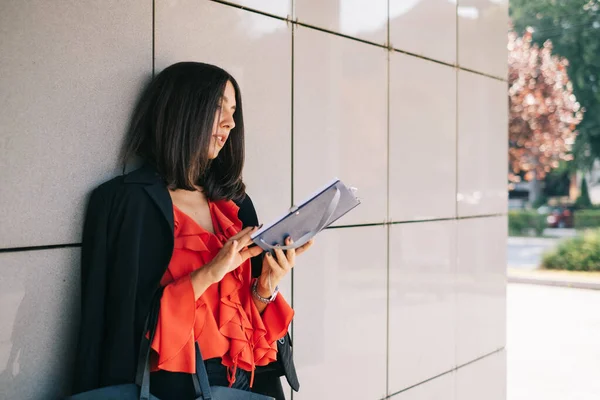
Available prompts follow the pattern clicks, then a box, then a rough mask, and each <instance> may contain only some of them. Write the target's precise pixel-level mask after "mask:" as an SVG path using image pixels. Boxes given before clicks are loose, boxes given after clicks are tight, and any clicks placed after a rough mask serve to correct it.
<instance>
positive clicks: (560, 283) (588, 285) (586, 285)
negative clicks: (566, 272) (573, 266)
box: [507, 275, 600, 290]
mask: <svg viewBox="0 0 600 400" xmlns="http://www.w3.org/2000/svg"><path fill="white" fill-rule="evenodd" d="M507 278H508V282H509V283H527V284H530V285H543V286H557V287H568V288H574V289H591V290H600V282H594V281H591V282H585V281H575V280H573V281H572V280H564V279H552V278H536V277H530V276H515V275H508V277H507Z"/></svg>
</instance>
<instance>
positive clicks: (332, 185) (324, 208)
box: [252, 178, 360, 251]
mask: <svg viewBox="0 0 600 400" xmlns="http://www.w3.org/2000/svg"><path fill="white" fill-rule="evenodd" d="M355 193H356V189H355V188H349V187H347V186H346V185H344V183H343V182H342V181H340V180H339V179H337V178H335V179H333V180H332V181H331V182H329V183H328V184H326V185H325V186H324V187H322V188H321V189H319V190H317V191H316V192H315V193H314V194H312V195H311V196H310V197H308V198H307V199H306V200H305V201H303V202H302V203H300V205H298V206H296V207H293V208H292V209H290V210H289V211H287V212H286V213H285V214H283V215H282V216H281V217H279V218H276V219H275V220H274V221H273V222H271V223H270V224H268V225H264V226H263V227H262V228H261V229H259V230H258V231H256V232H254V234H252V240H253V241H254V243H256V245H258V246H260V247H261V248H262V249H264V250H267V251H268V250H273V248H274V247H275V246H277V245H278V247H279V248H281V249H283V250H289V249H295V248H298V247H300V246H302V245H303V244H305V243H306V242H308V241H309V240H310V239H312V238H313V237H314V236H315V235H316V234H317V233H319V232H320V231H322V230H323V229H325V228H327V227H328V226H329V225H331V224H332V223H334V222H335V221H337V220H338V219H340V218H341V217H342V216H344V215H346V214H347V213H348V212H349V211H350V210H352V209H354V208H355V207H356V206H358V205H359V204H360V200H359V199H358V198H357V197H356V195H355ZM287 236H291V237H292V239H293V240H294V243H292V244H291V245H289V246H286V245H285V238H286V237H287Z"/></svg>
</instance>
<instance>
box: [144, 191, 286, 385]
mask: <svg viewBox="0 0 600 400" xmlns="http://www.w3.org/2000/svg"><path fill="white" fill-rule="evenodd" d="M208 204H209V208H210V214H211V217H212V222H213V226H214V229H215V234H212V233H210V232H208V231H206V230H205V229H203V228H202V227H201V226H200V225H198V224H197V223H196V222H195V221H194V220H193V219H191V218H190V217H189V216H188V215H187V214H185V213H183V212H182V211H181V210H179V209H178V208H177V207H176V206H175V205H173V217H174V223H175V227H174V228H175V232H174V234H175V248H174V249H173V256H172V257H171V261H170V263H169V266H168V269H167V271H166V272H165V274H164V275H163V277H162V280H161V285H163V286H165V290H164V293H163V296H162V299H161V303H160V314H159V317H158V324H157V327H156V333H155V337H154V340H153V342H152V349H154V350H155V351H156V353H157V354H158V355H157V357H153V362H152V370H153V371H156V370H158V369H162V370H166V371H171V372H186V373H195V372H196V352H195V347H194V342H195V341H197V342H198V344H199V346H200V350H201V351H202V357H203V358H204V359H209V358H214V357H220V358H221V359H222V363H223V365H225V366H226V367H227V371H228V381H229V384H230V385H232V384H233V383H234V382H235V373H236V370H237V368H238V367H240V368H242V369H244V370H246V371H249V372H251V373H252V376H251V380H250V381H251V385H252V381H253V378H254V370H255V368H256V366H263V365H267V364H269V363H270V362H272V361H275V360H276V359H277V343H276V341H277V339H279V338H281V337H283V336H284V335H285V334H286V332H287V329H288V326H289V324H290V322H291V321H292V318H293V316H294V311H293V310H292V308H291V307H290V306H289V305H288V303H287V302H286V301H285V299H284V298H283V296H281V294H279V295H278V296H277V298H276V299H275V301H274V302H272V303H270V304H269V305H268V306H267V307H266V308H265V310H264V312H263V313H262V315H261V314H260V313H259V312H258V309H257V308H256V305H255V304H254V301H253V300H252V295H251V291H250V284H251V272H252V268H251V263H250V260H247V261H246V262H244V264H243V265H241V266H240V267H239V268H237V269H236V270H234V271H232V272H229V273H228V274H227V275H225V277H224V278H223V279H222V280H221V281H220V282H218V283H215V284H213V285H211V286H210V287H209V288H208V289H207V290H206V292H204V293H203V294H202V296H200V298H199V299H198V300H197V301H195V300H194V298H195V296H194V289H193V287H192V283H191V280H190V273H191V272H192V271H194V270H195V269H197V268H201V267H202V266H203V265H205V264H206V263H208V262H209V261H211V260H212V259H213V258H214V257H215V256H216V255H217V253H218V252H219V250H220V249H221V248H222V247H223V244H224V243H225V242H226V241H227V239H228V238H230V237H231V236H233V235H235V234H236V233H238V232H239V231H240V230H241V228H242V223H241V221H240V220H239V219H238V217H237V215H238V210H239V207H238V206H237V205H236V204H235V203H234V202H232V201H226V200H221V201H215V202H211V201H209V202H208Z"/></svg>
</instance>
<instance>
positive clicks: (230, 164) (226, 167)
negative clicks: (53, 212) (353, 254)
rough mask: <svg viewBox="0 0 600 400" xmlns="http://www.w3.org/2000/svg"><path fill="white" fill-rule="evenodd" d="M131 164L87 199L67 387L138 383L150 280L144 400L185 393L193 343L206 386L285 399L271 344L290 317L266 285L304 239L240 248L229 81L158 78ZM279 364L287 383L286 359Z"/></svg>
mask: <svg viewBox="0 0 600 400" xmlns="http://www.w3.org/2000/svg"><path fill="white" fill-rule="evenodd" d="M134 156H138V157H139V158H141V159H142V160H143V162H144V165H143V166H142V167H141V168H139V169H137V170H135V171H133V172H131V173H129V174H127V175H123V176H119V177H117V178H114V179H112V180H110V181H108V182H105V183H104V184H102V185H100V186H99V187H98V188H96V189H95V190H94V191H93V193H92V196H91V198H90V202H89V205H88V209H87V214H86V218H85V224H84V233H83V243H82V323H81V329H80V335H79V345H78V351H77V359H76V374H75V382H74V386H75V392H82V391H85V390H90V389H93V388H96V387H102V386H108V385H114V384H120V383H127V382H133V381H134V380H135V371H136V360H137V351H138V344H139V340H140V338H141V337H142V333H143V332H142V329H143V324H144V321H145V319H146V316H147V314H148V310H149V305H150V301H151V299H152V296H153V295H154V293H155V292H156V289H157V288H158V287H159V285H160V286H161V287H163V288H164V291H163V295H162V298H161V306H160V314H159V320H158V324H157V328H156V334H155V337H154V340H153V342H152V349H153V350H154V352H153V357H152V363H151V367H152V371H153V373H152V374H151V379H150V382H151V392H152V393H153V394H154V395H156V396H157V397H159V398H161V399H163V400H168V399H188V398H189V399H192V398H194V388H193V382H192V374H193V373H194V372H195V347H194V346H195V343H196V342H197V343H198V345H199V347H200V351H201V352H202V356H203V359H204V360H205V365H206V367H207V371H208V375H209V381H210V384H211V385H217V386H230V387H234V388H237V389H242V390H254V391H258V392H261V393H263V394H269V395H271V396H274V397H276V398H283V391H282V389H281V384H280V382H279V378H278V376H280V375H281V373H277V369H278V368H279V369H281V360H279V361H277V359H278V342H279V344H280V348H281V343H285V340H284V339H285V338H286V337H287V336H286V335H287V327H288V326H289V323H290V322H291V319H292V317H293V311H292V309H291V308H290V306H289V305H288V303H287V302H286V301H285V299H283V297H282V296H281V295H278V294H277V286H278V283H279V282H280V281H281V279H282V278H283V277H284V276H285V275H286V274H287V273H288V272H289V271H290V269H291V268H292V267H293V266H294V263H295V257H296V256H297V255H298V254H300V253H302V252H304V251H306V250H307V249H308V248H309V247H310V246H311V245H312V241H311V242H309V243H307V244H306V245H304V246H302V247H300V248H298V249H296V250H295V251H294V250H290V251H287V252H285V253H284V252H283V251H281V250H276V251H275V252H274V254H270V253H267V254H266V255H263V254H261V253H262V249H260V248H259V247H256V246H250V247H249V245H250V244H251V240H250V235H251V234H252V233H253V232H255V231H256V229H257V227H256V226H255V225H257V222H258V221H257V217H256V212H255V210H254V206H253V205H252V201H251V200H250V198H249V197H248V196H247V195H246V194H245V186H244V183H243V182H242V177H241V174H242V168H243V164H244V124H243V114H242V100H241V95H240V90H239V87H238V85H237V83H236V81H235V79H233V77H232V76H230V75H229V74H228V73H227V72H225V71H224V70H222V69H220V68H218V67H215V66H212V65H208V64H202V63H196V62H182V63H177V64H174V65H172V66H170V67H168V68H166V69H165V70H164V71H162V72H161V73H160V74H159V75H158V76H157V77H156V78H155V79H153V80H152V82H151V83H150V85H149V86H148V88H147V89H146V91H145V92H144V94H143V95H142V98H141V100H140V102H139V104H138V106H137V108H136V110H135V113H134V115H133V119H132V125H131V129H130V134H129V137H128V138H127V141H126V143H125V146H124V152H123V155H122V161H123V163H124V165H125V163H127V162H128V161H129V160H131V158H132V157H134ZM243 222H245V223H243ZM243 225H246V226H243ZM248 225H250V226H248ZM289 243H291V242H290V241H289V239H288V240H287V244H289ZM251 260H252V263H254V267H255V268H254V274H253V273H252V272H253V268H252V263H251ZM253 275H254V276H256V278H255V279H254V278H253ZM278 362H279V364H278ZM283 364H284V365H283V370H284V372H285V374H286V375H287V378H288V380H289V381H290V380H291V381H294V380H295V379H296V378H295V376H294V375H295V372H294V369H293V363H291V362H289V361H288V362H287V363H286V362H284V363H283ZM290 364H291V365H290ZM261 368H263V369H264V370H265V371H270V372H265V374H264V375H261V372H260V370H261ZM273 371H275V373H273ZM267 377H268V379H267ZM263 378H264V379H263ZM292 386H293V385H292Z"/></svg>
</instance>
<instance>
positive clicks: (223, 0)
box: [210, 0, 508, 82]
mask: <svg viewBox="0 0 600 400" xmlns="http://www.w3.org/2000/svg"><path fill="white" fill-rule="evenodd" d="M210 1H212V2H213V3H218V4H223V5H226V6H229V7H233V8H237V9H240V10H244V11H248V12H252V13H255V14H260V15H264V16H266V17H270V18H275V19H278V20H281V21H288V22H291V23H292V24H294V25H298V26H303V27H305V28H309V29H314V30H317V31H321V32H324V33H329V34H331V35H334V36H339V37H343V38H346V39H350V40H354V41H356V42H361V43H365V44H370V45H372V46H376V47H381V48H386V49H387V48H390V42H389V38H390V32H389V18H388V32H387V41H388V43H387V44H380V43H375V42H371V41H369V40H365V39H360V38H357V37H353V36H349V35H345V34H343V33H340V32H334V31H331V30H329V29H325V28H320V27H318V26H314V25H311V24H309V23H306V22H299V21H297V20H296V16H295V3H294V6H293V8H292V12H293V13H294V16H293V17H292V18H293V19H292V20H291V21H290V17H285V18H284V17H281V16H279V15H274V14H269V13H267V12H264V11H259V10H256V9H253V8H249V7H245V6H241V5H239V4H233V3H230V2H228V1H225V0H210ZM388 8H389V6H388ZM393 51H396V52H398V53H402V54H405V55H408V56H412V57H416V58H420V59H422V60H427V61H431V62H434V63H437V64H442V65H445V66H448V67H453V68H458V69H461V70H463V71H467V72H471V73H474V74H477V75H481V76H485V77H487V78H490V79H495V80H498V81H502V82H508V78H499V77H497V76H493V75H490V74H487V73H485V72H480V71H475V70H472V69H468V68H464V67H461V66H459V65H458V63H457V64H451V63H448V62H445V61H440V60H435V59H433V58H430V57H425V56H422V55H419V54H416V53H411V52H409V51H405V50H400V49H393Z"/></svg>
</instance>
